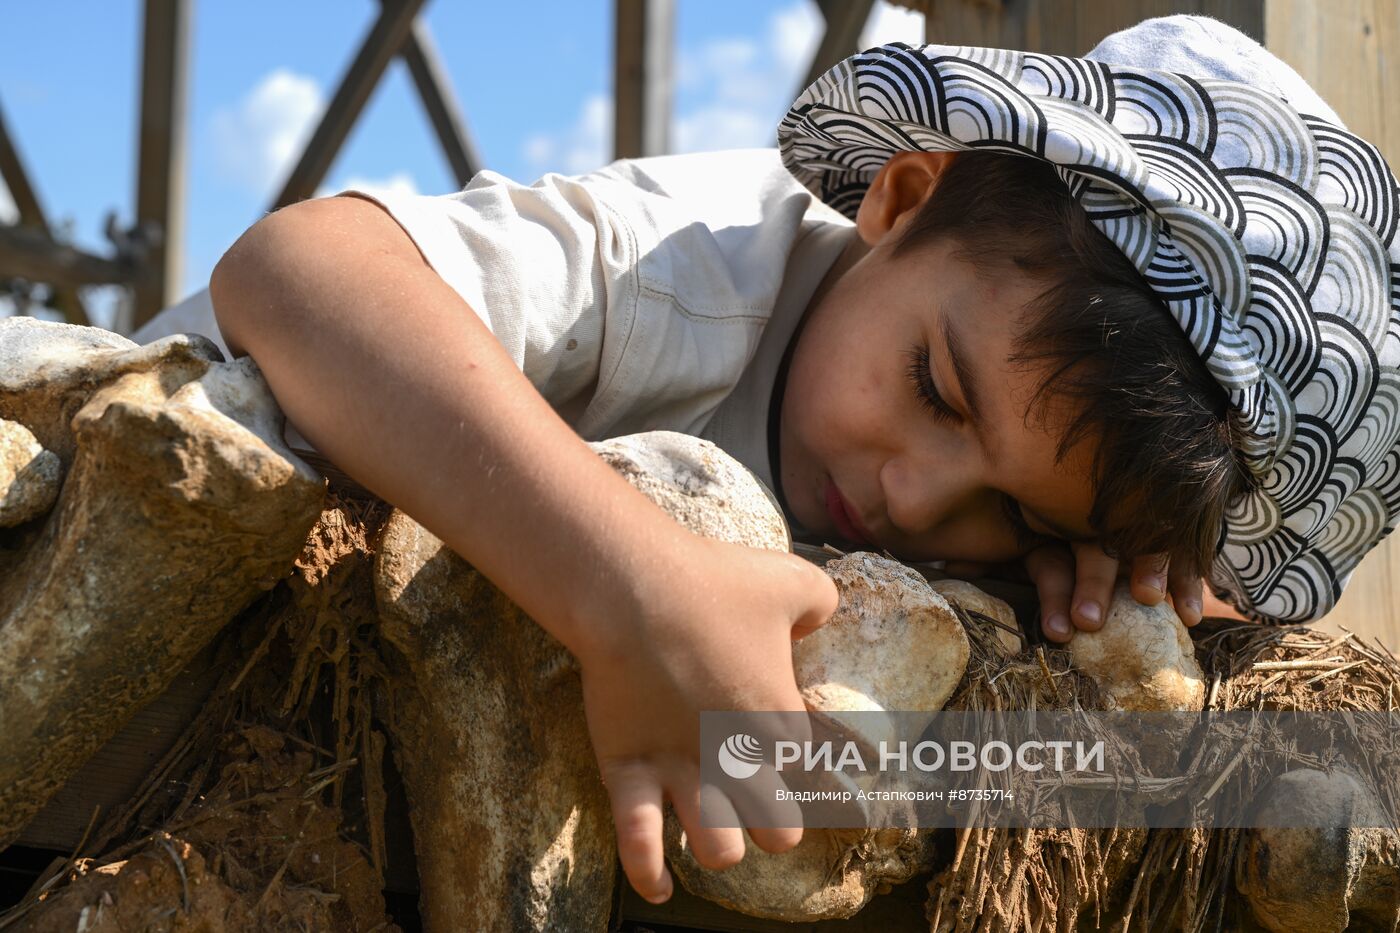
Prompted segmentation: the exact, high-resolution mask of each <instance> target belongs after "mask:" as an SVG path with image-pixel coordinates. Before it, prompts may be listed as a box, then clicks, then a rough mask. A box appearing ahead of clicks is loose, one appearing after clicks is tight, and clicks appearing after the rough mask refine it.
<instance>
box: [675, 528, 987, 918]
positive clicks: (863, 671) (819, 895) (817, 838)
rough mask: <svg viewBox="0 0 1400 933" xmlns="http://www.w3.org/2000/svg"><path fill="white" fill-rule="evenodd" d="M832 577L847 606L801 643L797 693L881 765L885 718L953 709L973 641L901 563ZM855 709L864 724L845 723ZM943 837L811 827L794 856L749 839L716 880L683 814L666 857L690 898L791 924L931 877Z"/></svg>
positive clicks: (830, 568)
mask: <svg viewBox="0 0 1400 933" xmlns="http://www.w3.org/2000/svg"><path fill="white" fill-rule="evenodd" d="M823 569H825V570H826V572H827V573H828V574H829V575H830V576H831V578H832V580H833V581H834V582H835V583H836V587H837V591H838V592H839V593H840V597H841V599H840V604H839V605H838V607H837V609H836V612H835V613H834V614H833V615H832V617H831V620H830V621H828V622H827V623H826V624H825V625H823V626H822V627H821V628H819V629H817V630H816V631H814V632H812V633H811V634H809V635H807V636H806V637H804V638H802V639H800V640H799V641H797V642H795V643H794V644H793V667H794V671H795V673H796V676H797V685H798V688H799V690H800V691H801V692H802V698H803V700H804V702H805V703H806V705H807V707H808V710H809V712H811V713H812V714H813V716H814V717H816V718H820V719H821V720H822V722H823V723H824V724H825V725H826V726H827V727H828V728H829V729H831V730H832V731H833V732H835V733H836V734H838V735H841V736H845V737H847V738H849V739H851V740H854V741H856V742H857V743H858V744H859V745H860V746H861V748H862V754H863V755H864V756H865V760H867V761H873V760H876V758H875V757H874V756H876V755H877V754H878V752H877V750H878V748H879V743H880V742H881V741H890V740H893V739H894V737H895V726H894V723H893V721H892V720H890V719H888V718H885V719H882V718H881V717H880V716H878V714H880V713H882V712H887V711H906V712H908V711H916V710H924V711H929V712H934V711H937V710H940V709H942V708H943V705H944V703H946V702H947V701H948V698H949V697H950V696H951V695H952V693H953V690H954V689H955V688H956V687H957V685H958V682H959V681H960V680H961V679H962V677H963V674H964V672H965V671H966V670H967V664H968V659H969V657H970V645H969V643H968V638H967V633H966V632H964V631H963V627H962V623H961V622H960V621H959V620H958V617H957V616H956V615H955V614H954V612H953V609H952V607H951V606H950V605H949V604H948V602H947V601H946V600H945V599H944V598H943V597H942V596H940V595H938V594H937V593H936V592H934V590H933V589H932V588H931V587H930V586H929V584H928V582H927V581H926V580H925V579H924V578H923V576H922V575H920V574H919V573H918V572H917V571H915V570H913V569H911V568H909V567H906V566H905V565H903V564H901V563H899V562H898V561H894V560H890V559H888V558H885V557H880V556H877V555H875V554H869V553H863V552H857V553H852V554H848V555H846V556H844V557H841V558H838V559H836V560H831V561H827V562H826V563H825V564H824V567H823ZM851 712H855V713H860V714H861V715H860V716H858V717H853V718H843V717H842V715H841V714H843V713H851ZM880 723H883V724H882V725H881V724H880ZM903 725H904V726H905V727H908V722H907V719H906V720H905V721H904V722H903ZM859 780H860V779H859V778H858V779H857V782H859ZM867 789H868V788H867ZM933 838H934V837H933V833H932V832H930V831H928V830H919V829H916V828H907V822H906V824H905V828H901V827H887V828H868V827H860V828H851V829H824V828H811V829H807V830H805V831H804V832H803V834H802V840H801V841H800V842H799V843H798V844H797V846H795V847H794V848H793V849H791V850H789V851H787V852H782V853H776V854H774V853H770V852H767V851H765V850H763V849H761V848H759V847H758V846H757V845H755V844H754V842H753V840H752V839H751V838H750V837H749V836H748V834H747V833H745V835H744V852H745V854H744V858H743V860H742V861H740V862H739V863H738V864H736V865H732V866H730V867H729V868H727V869H725V870H724V871H712V870H710V869H706V868H704V867H703V866H701V865H700V864H699V863H698V862H697V861H696V860H695V858H694V856H693V854H692V853H691V850H690V848H689V846H688V845H686V843H685V834H684V832H683V831H682V829H681V827H680V824H679V821H677V820H676V818H675V815H674V814H673V813H668V814H667V817H666V839H667V855H668V857H669V858H670V860H671V867H672V869H673V870H674V871H675V873H676V875H677V877H678V878H680V879H681V882H682V883H683V884H684V885H685V886H686V889H687V890H689V891H690V892H691V893H692V894H696V895H698V896H700V897H704V898H706V899H708V900H711V901H714V902H716V903H718V904H722V905H724V906H725V907H728V908H729V909H731V910H737V911H739V912H741V913H745V914H748V915H749V916H754V917H764V918H767V919H771V920H785V921H790V922H812V921H816V920H828V919H840V918H846V917H851V916H853V915H854V914H856V913H857V912H858V911H859V910H860V909H861V908H862V907H864V906H865V905H866V904H867V903H869V901H870V899H871V898H872V897H874V896H875V894H876V893H877V892H878V891H881V890H885V889H887V887H888V886H890V885H895V884H900V883H902V882H905V881H907V880H909V879H910V878H912V877H913V876H914V875H916V874H918V873H919V872H920V871H923V870H924V869H926V868H928V867H929V866H930V865H931V862H932V858H933Z"/></svg>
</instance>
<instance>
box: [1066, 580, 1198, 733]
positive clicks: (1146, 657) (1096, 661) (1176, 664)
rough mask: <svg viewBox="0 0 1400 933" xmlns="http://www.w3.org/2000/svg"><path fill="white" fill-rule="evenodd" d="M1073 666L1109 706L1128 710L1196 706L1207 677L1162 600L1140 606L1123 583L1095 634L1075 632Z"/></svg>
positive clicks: (1182, 627) (1178, 622) (1182, 628)
mask: <svg viewBox="0 0 1400 933" xmlns="http://www.w3.org/2000/svg"><path fill="white" fill-rule="evenodd" d="M1069 651H1070V655H1071V657H1072V658H1073V659H1074V666H1075V667H1076V668H1078V669H1079V670H1080V671H1082V672H1084V673H1085V674H1088V675H1089V676H1090V677H1092V678H1093V679H1094V682H1095V683H1096V684H1098V687H1099V692H1100V693H1101V694H1102V696H1103V698H1104V700H1105V703H1106V705H1107V708H1108V709H1118V710H1126V711H1130V712H1153V711H1170V710H1199V709H1201V708H1202V707H1203V706H1204V705H1205V698H1206V685H1205V675H1204V674H1203V673H1202V672H1201V666H1200V664H1198V663H1196V652H1195V648H1194V646H1193V645H1192V643H1191V636H1190V635H1189V634H1187V631H1186V626H1185V625H1183V624H1182V623H1181V619H1179V618H1178V617H1177V615H1176V612H1175V611H1173V610H1172V608H1171V606H1168V605H1167V604H1166V603H1165V602H1162V603H1159V604H1157V605H1156V606H1144V605H1142V604H1141V603H1139V602H1138V601H1137V600H1136V599H1134V598H1133V596H1132V593H1131V592H1130V591H1129V589H1128V587H1127V586H1126V585H1120V586H1119V587H1118V589H1117V590H1116V591H1115V592H1114V594H1113V601H1112V603H1111V604H1110V605H1109V608H1108V617H1107V618H1106V619H1105V620H1104V624H1103V628H1101V629H1099V630H1098V631H1097V632H1076V633H1075V635H1074V638H1073V640H1071V641H1070V643H1069Z"/></svg>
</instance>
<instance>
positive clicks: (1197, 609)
mask: <svg viewBox="0 0 1400 933" xmlns="http://www.w3.org/2000/svg"><path fill="white" fill-rule="evenodd" d="M1167 589H1168V590H1169V591H1170V592H1171V597H1172V608H1173V609H1175V610H1176V614H1177V616H1179V617H1180V618H1181V623H1182V624H1183V625H1185V626H1187V627H1188V628H1189V627H1191V626H1193V625H1195V624H1196V623H1197V622H1199V621H1201V617H1202V616H1203V615H1204V612H1203V610H1202V608H1201V607H1202V605H1203V604H1204V600H1203V599H1202V593H1201V578H1200V577H1198V576H1196V575H1195V574H1188V573H1184V572H1182V571H1179V570H1177V569H1176V568H1175V567H1173V568H1172V569H1171V572H1170V573H1168V574H1167Z"/></svg>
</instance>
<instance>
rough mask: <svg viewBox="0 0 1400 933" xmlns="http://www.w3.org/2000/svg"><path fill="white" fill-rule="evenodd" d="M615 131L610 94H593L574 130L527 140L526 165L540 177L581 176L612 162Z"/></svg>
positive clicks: (575, 123)
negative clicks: (613, 130) (540, 175)
mask: <svg viewBox="0 0 1400 933" xmlns="http://www.w3.org/2000/svg"><path fill="white" fill-rule="evenodd" d="M612 129H613V102H612V98H611V97H609V96H607V95H606V94H592V95H590V96H589V97H588V99H587V100H585V101H584V102H583V106H582V107H581V108H580V110H579V115H578V118H577V119H576V120H574V124H573V126H570V127H569V128H568V129H566V130H564V131H563V132H561V133H536V134H534V135H533V136H531V137H529V138H528V139H526V140H525V145H524V147H523V154H524V156H525V161H526V162H527V163H528V164H529V166H530V168H531V170H532V171H533V172H534V173H536V174H539V173H543V172H565V173H567V174H570V175H577V174H581V173H583V172H587V171H591V170H593V169H595V168H598V167H599V166H601V165H603V164H605V163H606V162H607V161H608V159H609V157H610V155H611V153H612ZM521 180H523V179H521Z"/></svg>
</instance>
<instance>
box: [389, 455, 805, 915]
mask: <svg viewBox="0 0 1400 933" xmlns="http://www.w3.org/2000/svg"><path fill="white" fill-rule="evenodd" d="M593 448H594V450H595V451H597V453H598V454H599V456H601V457H602V458H603V459H604V460H605V461H607V462H608V463H609V464H610V465H612V466H613V468H614V469H616V470H617V471H618V472H619V473H620V474H622V475H623V476H624V477H625V478H626V479H627V480H628V481H629V482H631V483H632V485H633V486H635V487H636V488H637V489H639V490H640V491H641V492H643V493H644V494H646V495H647V496H649V497H650V498H651V499H652V500H653V501H654V502H656V503H657V504H658V505H660V506H661V507H662V508H663V509H665V510H666V511H667V512H668V513H669V514H670V515H671V516H673V517H674V518H676V519H677V520H678V521H680V522H681V523H682V524H683V525H685V526H686V527H688V528H689V529H690V530H692V531H694V532H696V533H698V534H704V535H707V536H710V537H717V538H721V539H723V540H728V541H734V542H738V543H743V544H748V545H750V546H753V547H766V548H776V549H781V550H786V548H787V541H788V532H787V525H786V523H785V522H784V521H783V519H782V516H781V514H780V513H779V512H778V510H777V509H776V508H775V506H774V505H773V503H772V499H771V497H770V495H769V494H768V493H767V491H766V490H765V489H764V488H763V485H762V484H761V483H759V482H758V481H757V479H755V478H754V476H753V474H752V473H750V472H749V471H748V470H747V469H745V468H744V467H743V466H742V465H740V464H739V463H738V462H737V461H735V460H733V459H732V458H730V457H729V456H728V455H727V454H725V453H724V452H723V451H721V450H720V449H719V448H718V447H716V446H715V445H713V444H711V443H709V442H707V441H702V440H700V439H698V438H694V437H691V436H689V435H684V434H676V433H672V432H651V433H649V434H644V435H634V436H630V437H623V438H616V439H612V440H608V441H603V442H599V443H597V444H594V445H593ZM375 575H376V580H375V590H376V594H377V599H378V602H379V606H380V615H381V626H382V628H381V631H382V634H383V636H384V638H385V640H386V641H387V642H388V643H389V644H390V645H392V646H393V647H394V649H396V652H397V654H398V665H399V667H400V668H401V671H402V675H401V676H399V677H398V678H396V682H397V683H399V684H400V685H401V686H400V687H399V688H397V689H396V692H395V695H394V697H393V700H392V702H393V708H394V710H395V718H396V723H397V724H396V728H395V730H394V731H395V754H396V755H397V757H398V761H399V767H400V769H401V770H402V771H403V775H404V783H405V786H406V788H407V791H408V795H409V800H410V803H411V805H412V817H413V828H414V844H415V848H416V850H417V853H418V867H419V873H420V876H421V879H422V884H423V889H422V890H423V897H422V904H423V916H424V921H425V923H426V924H427V926H428V928H429V929H437V930H447V929H477V930H491V929H511V930H546V929H550V930H553V929H569V930H592V929H597V930H601V929H603V928H604V927H605V926H606V925H607V920H608V914H609V911H610V908H611V901H612V891H613V885H614V882H615V866H616V846H617V842H616V837H615V835H614V831H613V828H612V826H613V824H612V813H611V810H610V809H609V806H608V798H607V794H606V792H605V790H604V788H603V786H602V783H601V781H600V780H599V776H598V769H597V765H596V763H595V759H594V756H593V751H592V746H591V745H590V743H589V738H588V728H587V723H586V722H585V720H584V714H583V694H582V685H581V682H580V680H579V677H578V666H577V663H576V662H575V661H574V659H573V657H572V655H570V654H569V653H568V651H567V650H565V649H564V647H563V646H562V645H560V644H559V643H558V642H557V641H556V640H555V639H554V638H553V637H552V636H550V635H549V634H548V633H547V632H545V631H544V629H542V628H541V627H540V626H538V625H536V624H535V623H534V622H533V621H531V620H530V619H529V617H528V616H526V615H524V614H523V613H522V612H521V611H520V609H519V608H518V607H516V606H515V604H514V603H512V602H511V601H510V600H509V599H508V598H507V597H506V596H505V595H504V594H502V593H501V592H500V591H499V590H497V589H496V588H495V586H493V585H492V584H491V583H490V582H489V581H487V580H486V579H485V578H484V577H482V576H481V575H480V574H478V573H476V571H474V570H473V569H472V568H471V567H470V566H469V565H468V564H467V563H466V562H465V561H463V560H462V559H461V558H459V557H457V556H456V555H455V554H454V553H453V552H451V551H450V550H448V549H447V548H446V547H444V546H443V544H442V542H441V541H439V540H438V539H437V538H435V537H433V536H432V535H431V534H430V533H428V532H427V531H426V530H424V529H423V528H422V527H421V526H419V525H418V524H417V523H416V522H414V521H413V520H412V519H410V518H409V517H408V516H406V515H403V514H402V513H397V512H396V513H395V514H394V515H393V516H391V517H390V519H389V521H388V524H387V525H386V528H385V532H384V535H383V538H382V540H381V543H380V547H379V556H378V559H377V563H376V568H375ZM486 659H489V663H483V661H484V660H486Z"/></svg>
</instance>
